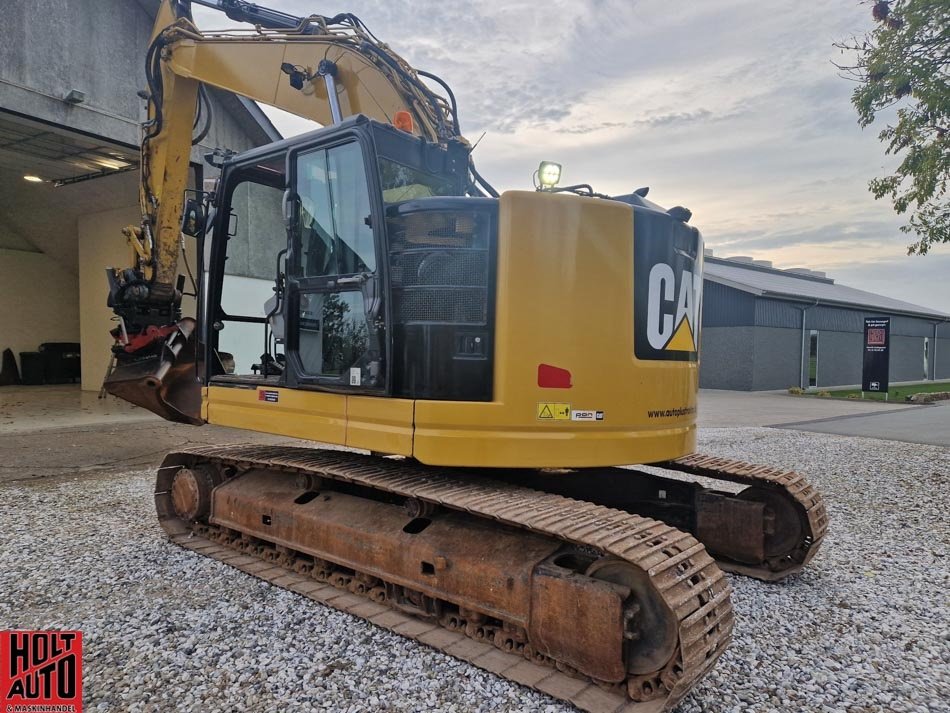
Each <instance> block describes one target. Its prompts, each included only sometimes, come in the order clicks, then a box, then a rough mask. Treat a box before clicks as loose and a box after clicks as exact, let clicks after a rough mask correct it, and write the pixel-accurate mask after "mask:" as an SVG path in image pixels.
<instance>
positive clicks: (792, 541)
mask: <svg viewBox="0 0 950 713" xmlns="http://www.w3.org/2000/svg"><path fill="white" fill-rule="evenodd" d="M654 465H656V466H658V467H660V468H666V469H668V470H673V471H678V472H681V473H686V474H688V475H692V476H701V477H705V478H712V479H715V480H724V481H728V482H732V483H739V484H741V485H746V486H749V492H750V493H752V492H754V493H755V494H756V496H757V499H758V500H762V501H765V502H766V503H767V504H769V505H770V506H774V507H773V509H775V510H782V509H783V508H784V509H787V510H788V516H787V517H786V518H785V520H784V521H783V520H782V518H781V517H777V516H776V515H775V513H773V516H774V517H777V520H778V521H777V522H775V523H774V527H775V528H776V529H777V532H776V533H775V534H774V536H773V539H774V540H775V541H776V546H775V552H774V553H771V552H768V551H767V552H766V553H765V558H764V562H762V563H760V564H756V565H753V564H746V563H741V562H735V561H729V560H726V559H723V558H720V557H717V561H718V563H719V566H720V567H722V568H723V569H725V570H727V571H730V572H735V573H737V574H744V575H747V576H750V577H755V578H756V579H762V580H766V581H777V580H779V579H783V578H784V577H787V576H788V575H790V574H794V573H796V572H799V571H801V569H802V568H803V567H804V566H805V565H806V564H808V563H809V562H810V561H811V560H812V558H813V557H814V556H815V553H816V552H817V551H818V548H819V546H820V545H821V542H822V540H824V537H825V534H826V532H827V530H828V513H827V511H826V509H825V501H824V499H823V498H822V497H821V493H820V492H819V491H818V489H817V488H815V487H814V486H813V485H811V483H809V482H808V480H807V479H806V478H805V477H804V476H803V475H802V474H801V473H798V472H796V471H793V470H783V469H781V468H774V467H771V466H765V465H755V464H752V463H746V462H744V461H740V460H733V459H731V458H720V457H718V456H710V455H703V454H701V453H693V454H691V455H688V456H684V457H682V458H677V459H676V460H671V461H665V462H663V463H656V464H654ZM789 506H791V507H789ZM783 526H784V530H785V531H784V532H783V531H782V528H783ZM698 536H699V538H700V540H702V541H703V543H704V544H707V546H708V545H709V543H708V542H707V541H706V539H705V538H704V537H703V535H702V533H699V535H698ZM778 540H785V542H784V545H779V544H778ZM710 549H715V548H710ZM714 554H715V553H714Z"/></svg>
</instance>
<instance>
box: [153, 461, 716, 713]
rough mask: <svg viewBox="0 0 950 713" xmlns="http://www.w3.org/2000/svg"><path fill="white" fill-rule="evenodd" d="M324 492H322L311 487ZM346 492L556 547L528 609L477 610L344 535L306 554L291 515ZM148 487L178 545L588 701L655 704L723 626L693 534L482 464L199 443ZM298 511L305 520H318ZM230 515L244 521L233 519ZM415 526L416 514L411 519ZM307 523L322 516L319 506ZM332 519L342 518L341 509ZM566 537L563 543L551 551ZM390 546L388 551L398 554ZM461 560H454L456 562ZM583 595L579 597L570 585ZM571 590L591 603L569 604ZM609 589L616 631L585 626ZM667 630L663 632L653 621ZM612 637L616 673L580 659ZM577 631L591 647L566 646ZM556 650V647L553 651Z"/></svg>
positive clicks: (534, 577)
mask: <svg viewBox="0 0 950 713" xmlns="http://www.w3.org/2000/svg"><path fill="white" fill-rule="evenodd" d="M242 479H245V481H243V482H242ZM245 483H246V484H245ZM278 483H283V485H278ZM317 489H319V491H320V492H317ZM324 491H326V495H323V496H321V493H324ZM258 493H260V494H261V497H260V498H259V500H260V502H261V503H269V504H270V505H274V507H273V508H270V509H269V507H270V506H267V507H263V509H261V510H254V514H253V517H254V518H256V524H255V522H254V521H253V520H251V519H248V518H249V517H250V516H247V515H246V513H245V511H246V510H247V509H248V507H247V505H248V503H252V504H256V503H257V502H258V499H257V494H258ZM294 494H297V497H296V498H294ZM354 495H355V496H359V498H360V500H359V503H358V505H359V509H357V510H354V512H357V513H359V512H368V509H367V508H371V507H377V508H379V509H380V512H381V513H383V510H384V509H385V508H389V509H390V510H389V511H392V510H394V509H395V507H396V506H395V505H394V503H402V505H401V506H399V511H400V512H404V513H405V514H404V517H405V518H406V519H410V518H413V517H414V516H416V515H419V514H420V513H421V514H423V515H428V516H430V517H431V518H433V520H435V519H437V518H440V517H442V518H455V520H452V521H450V523H449V524H450V525H452V526H453V527H456V526H457V527H462V528H463V529H464V528H476V529H477V528H481V529H482V530H483V531H484V532H485V533H486V539H491V537H494V536H496V535H495V533H498V534H497V537H500V538H509V541H511V539H510V538H515V539H514V540H513V541H514V542H515V543H516V545H518V544H520V543H521V542H523V543H524V547H523V548H521V547H515V548H514V549H516V550H518V549H523V550H525V551H529V550H532V548H542V549H539V550H538V551H540V552H546V550H543V548H544V547H545V546H553V547H554V548H555V550H556V553H560V554H558V555H557V556H553V557H551V558H549V559H546V560H544V561H543V562H541V563H540V564H537V565H536V566H534V565H532V566H534V567H535V568H534V569H533V570H532V572H533V574H531V575H530V576H529V577H527V578H526V579H527V580H528V586H529V590H530V602H531V607H530V613H529V614H526V617H527V618H526V619H523V620H521V619H518V617H517V616H512V617H509V618H506V615H505V612H503V611H493V612H487V616H486V612H485V611H481V612H479V611H473V610H472V609H471V608H469V609H466V608H465V606H464V603H463V604H462V605H458V602H453V601H452V596H451V595H449V596H445V597H444V598H443V599H439V598H438V597H436V596H434V595H432V591H433V590H430V589H427V588H426V587H425V585H424V584H421V585H418V587H417V589H416V590H413V589H412V588H411V587H406V586H405V585H406V580H405V578H404V577H402V575H401V574H400V573H399V572H397V571H396V570H395V569H394V570H393V574H391V575H388V574H387V573H386V572H382V571H380V569H379V567H378V566H373V565H372V564H370V565H367V566H365V567H360V566H359V562H358V561H356V560H354V559H353V558H352V557H349V556H347V553H346V547H347V545H346V544H344V545H341V547H342V549H340V550H339V551H340V552H341V553H342V554H340V555H338V556H336V560H337V561H334V558H333V557H331V556H330V555H326V556H325V557H324V556H320V557H316V556H314V555H313V553H314V552H315V551H316V550H315V549H314V548H315V547H317V545H316V544H314V543H313V542H308V541H305V540H306V539H307V538H306V537H303V536H302V535H301V534H300V533H301V532H309V531H308V530H307V529H306V528H307V527H308V525H307V520H306V518H307V517H308V516H306V515H301V516H299V517H298V516H296V515H290V514H288V513H297V512H301V513H306V512H310V510H308V508H319V507H323V508H331V507H339V508H344V509H345V508H346V506H347V498H348V497H351V496H354ZM320 497H323V498H324V500H325V501H326V502H323V501H321V499H320ZM155 498H156V507H157V510H158V516H159V520H160V522H161V525H162V527H163V528H164V529H165V531H166V532H167V533H168V535H169V537H170V538H171V540H172V541H173V542H175V543H177V544H179V545H181V546H183V547H186V548H189V549H192V550H195V551H197V552H200V553H202V554H204V555H206V556H209V557H211V558H213V559H217V560H219V561H221V562H224V563H226V564H229V565H232V566H234V567H236V568H238V569H240V570H242V571H245V572H247V573H249V574H252V575H254V576H257V577H259V578H261V579H264V580H266V581H268V582H271V583H273V584H275V585H277V586H281V587H285V588H288V589H290V590H293V591H295V592H297V593H299V594H302V595H304V596H307V597H309V598H311V599H315V600H317V601H321V602H324V603H326V604H328V605H330V606H332V607H335V608H338V609H341V610H343V611H347V612H349V613H351V614H354V615H357V616H361V617H363V618H365V619H368V620H369V621H370V622H372V623H374V624H377V625H379V626H382V627H384V628H388V629H390V630H392V631H394V632H396V633H399V634H401V635H403V636H407V637H410V638H413V639H416V640H418V641H420V642H422V643H425V644H427V645H429V646H432V647H434V648H436V649H438V650H441V651H443V652H445V653H447V654H449V655H451V656H455V657H457V658H460V659H463V660H466V661H468V662H470V663H472V664H474V665H476V666H478V667H480V668H483V669H486V670H488V671H491V672H494V673H496V674H499V675H501V676H502V677H505V678H508V679H510V680H513V681H516V682H518V683H520V684H522V685H525V686H528V687H530V688H533V689H535V690H538V691H541V692H543V693H547V694H549V695H552V696H554V697H557V698H560V699H563V700H567V701H570V702H571V703H573V704H574V705H575V706H577V707H578V708H580V709H582V710H586V711H592V712H594V713H606V712H607V711H610V712H617V711H627V712H629V713H633V712H634V711H635V712H636V713H648V712H652V711H662V710H668V709H669V708H671V707H672V706H673V705H675V704H676V702H678V701H679V700H680V699H681V698H682V697H683V696H684V695H685V694H686V693H687V692H688V691H689V690H690V689H691V688H692V687H693V686H695V685H696V683H697V682H698V681H699V680H700V679H701V678H702V677H703V675H704V674H705V673H706V672H708V671H709V670H710V669H711V668H712V666H713V664H714V663H715V661H716V659H717V658H718V657H719V655H720V654H721V653H722V652H723V651H724V650H725V648H726V646H727V645H728V643H729V641H730V639H731V635H732V628H733V624H734V616H733V611H732V605H731V601H730V595H731V587H730V585H729V583H728V580H727V579H726V578H725V575H724V574H723V572H722V571H721V570H720V569H719V567H718V566H717V565H716V562H715V560H713V558H712V557H711V556H710V555H709V554H708V553H707V552H706V550H705V548H704V547H703V545H702V543H700V542H699V541H698V540H697V539H696V538H695V537H693V536H692V535H690V534H689V533H686V532H682V531H680V530H677V529H676V528H673V527H670V526H668V525H666V524H665V523H663V522H660V521H657V520H653V519H650V518H646V517H641V516H639V515H635V514H632V513H629V512H624V511H621V510H617V509H613V508H608V507H604V506H601V505H596V504H594V503H590V502H583V501H579V500H574V499H571V498H567V497H564V496H561V495H556V494H552V493H545V492H540V491H537V490H532V489H530V488H526V487H523V486H520V485H517V484H513V483H507V482H501V481H496V480H493V479H490V478H487V477H485V476H484V475H480V476H473V475H472V474H468V473H465V472H464V471H450V470H447V469H438V470H437V469H434V468H427V467H425V466H421V465H418V464H416V463H414V462H412V461H404V460H397V459H388V458H378V457H373V456H365V455H361V454H357V453H351V452H346V451H335V450H324V449H312V448H293V447H284V446H280V447H276V446H225V447H197V448H190V449H186V450H181V451H177V452H174V453H171V454H169V455H168V456H167V457H166V459H165V462H164V463H163V465H162V467H161V468H160V469H159V473H158V479H157V483H156V494H155ZM209 498H211V499H212V500H213V502H212V504H211V506H210V515H209V516H207V517H202V516H201V515H200V514H199V515H198V516H197V517H195V514H196V513H206V512H208V511H209V507H208V506H207V503H208V502H209ZM331 498H332V499H331ZM311 500H312V501H313V502H312V503H311ZM283 502H290V503H301V504H300V505H297V506H296V507H297V508H299V509H298V510H286V511H285V510H282V509H281V507H282V506H281V503H283ZM360 503H362V504H360ZM403 507H404V508H405V510H404V511H403V509H402V508H403ZM389 511H386V512H389ZM261 512H264V513H265V514H263V515H261V514H260V513H261ZM313 512H327V511H318V510H315V509H314V510H313ZM266 513H272V514H266ZM242 517H244V518H246V519H245V520H241V518H242ZM310 517H311V520H310V521H309V522H311V523H312V522H315V521H316V520H319V517H318V516H310ZM380 517H384V513H383V514H381V515H380ZM189 518H194V519H189ZM272 518H273V520H272ZM239 520H240V521H241V523H244V522H246V523H249V524H248V525H247V526H246V527H245V526H244V525H243V524H240V525H238V521H239ZM291 520H293V521H294V522H292V523H291V522H290V521H291ZM298 520H299V522H298ZM262 521H263V523H264V524H261V522H262ZM417 522H420V520H419V519H418V518H415V519H412V520H411V521H410V522H409V523H408V524H407V525H406V528H404V529H403V532H411V531H412V530H411V529H410V528H412V527H413V526H414V524H415V523H417ZM222 523H224V524H222ZM426 524H428V520H426V521H424V522H423V524H422V525H420V526H419V527H425V526H426ZM236 525H238V526H236ZM318 525H319V526H320V527H324V528H325V527H327V523H326V522H324V521H323V520H320V521H319V523H318ZM341 527H343V529H344V530H346V527H347V525H346V523H344V524H343V525H342V526H341ZM353 527H355V528H356V527H360V525H355V524H354V526H353ZM363 527H364V529H366V530H372V528H373V523H372V522H365V523H364V525H363ZM268 528H274V531H275V532H278V531H279V532H281V533H288V532H293V533H295V534H296V536H297V537H298V538H300V541H291V540H289V539H288V538H287V537H285V536H282V535H281V536H276V535H275V536H274V537H272V538H270V539H269V538H268V537H267V536H266V534H262V533H266V532H269V531H270V530H268ZM281 528H283V529H281ZM432 529H433V530H436V526H435V525H433V528H432ZM314 531H315V530H314ZM320 532H323V533H324V535H323V539H324V540H332V539H333V537H328V536H326V532H327V530H325V529H324V530H320ZM347 532H348V533H349V534H346V537H349V538H351V542H350V545H349V546H350V548H351V550H354V551H355V549H358V547H355V546H354V545H353V544H352V541H355V539H358V537H359V536H360V532H359V531H358V530H355V529H354V530H349V531H347ZM449 539H451V537H450V536H449ZM548 543H553V545H549V544H548ZM380 544H382V546H385V545H386V542H385V541H384V540H383V541H381V542H377V543H376V545H374V546H373V547H369V548H367V549H364V550H363V554H364V555H365V558H366V561H369V560H371V559H372V555H371V554H370V552H371V551H372V550H373V548H374V547H375V549H379V546H380ZM472 546H473V547H476V548H477V547H478V546H479V545H478V543H474V544H472ZM486 546H487V545H486ZM565 548H569V549H570V553H569V554H564V552H565ZM324 551H325V550H320V552H324ZM463 554H464V553H463ZM387 556H390V557H393V558H394V559H398V558H399V555H398V553H392V554H390V555H387ZM512 556H515V557H516V556H517V555H512ZM588 557H589V560H588V559H586V558H588ZM460 559H461V560H464V557H461V558H460ZM433 560H434V564H433V565H432V568H433V571H438V572H440V573H443V574H444V573H446V572H447V573H448V574H449V576H451V574H452V572H454V571H455V570H453V567H454V566H455V563H454V562H453V561H452V560H451V555H450V556H449V557H448V558H443V557H434V558H433ZM446 560H448V561H446ZM573 560H578V561H584V562H588V561H589V562H591V563H592V564H590V565H589V566H586V565H584V567H586V569H584V568H581V569H578V570H577V571H576V572H566V570H563V569H559V567H560V566H561V565H558V566H555V567H553V568H551V567H550V566H549V563H550V562H552V561H553V562H555V563H558V562H561V563H563V562H569V561H573ZM377 564H378V562H377ZM425 565H426V563H425V562H423V574H425ZM393 566H394V567H395V565H393ZM563 566H565V567H566V566H569V565H563ZM460 567H462V569H463V570H464V561H463V562H462V564H461V565H460ZM565 572H566V574H565ZM429 574H430V575H431V574H432V573H431V572H430V573H429ZM433 579H437V577H434V578H433ZM466 586H467V585H466ZM485 586H486V587H487V585H485ZM512 586H514V588H515V589H517V587H518V585H517V584H514V585H513V584H512V578H511V577H509V578H508V589H509V590H510V589H512ZM571 587H575V589H571ZM578 587H579V589H578ZM462 588H464V587H462ZM496 589H497V588H496ZM502 589H504V587H502ZM577 592H581V593H580V594H578V593H577ZM397 595H398V596H397ZM459 596H460V597H461V596H462V595H459ZM588 596H589V597H590V601H588V600H587V599H583V597H588ZM598 597H599V599H598ZM578 598H581V600H583V601H585V602H587V603H588V604H589V606H587V607H578V606H577V600H578ZM611 602H615V603H616V602H621V605H622V607H623V608H622V609H617V610H616V611H615V612H614V614H615V616H614V619H616V621H617V622H622V623H618V624H617V625H616V626H615V627H614V628H615V629H617V631H607V630H602V629H601V630H598V629H596V623H597V621H599V619H598V617H599V616H600V617H601V618H603V616H602V610H604V609H610V607H611V606H613V605H612V604H611ZM592 603H593V604H594V606H590V604H592ZM558 605H561V607H566V608H561V609H559V608H558ZM552 617H553V618H552ZM609 618H610V617H607V619H609ZM526 621H529V623H528V624H526V623H525V622H526ZM589 624H592V625H594V627H595V629H594V630H593V631H588V630H585V626H587V625H589ZM548 627H550V629H549V628H548ZM664 630H666V631H668V633H669V636H668V637H666V636H664V635H661V634H658V633H657V632H663V631H664ZM558 632H560V633H558ZM565 632H566V634H565ZM612 637H616V639H617V642H615V643H616V646H614V650H615V652H617V656H618V660H619V661H620V662H621V669H620V673H619V675H618V676H608V677H607V678H608V679H610V680H607V679H599V678H597V677H596V676H591V675H590V674H589V673H585V670H584V669H585V668H586V669H587V670H591V667H593V668H594V669H595V670H598V671H609V670H610V669H609V666H607V665H606V664H605V663H604V662H605V661H608V660H609V656H606V655H601V653H602V652H599V651H598V650H597V649H604V650H607V649H610V647H611V645H612V644H611V639H612ZM641 637H642V639H641ZM577 641H581V642H583V645H584V646H587V645H588V644H589V645H590V648H591V649H592V650H591V651H590V652H586V651H584V650H582V651H580V652H578V651H577V650H576V647H577V646H578V644H577ZM647 641H649V642H651V645H652V644H653V643H655V648H650V646H647V645H646V643H645V642H647ZM667 644H668V645H667ZM572 646H574V647H575V648H573V649H572ZM559 647H561V648H559ZM562 649H563V650H564V651H566V652H567V654H566V655H565V656H563V657H559V655H558V654H559V651H561V650H562ZM631 652H635V653H631ZM644 652H645V653H644ZM588 653H589V654H590V655H589V656H587V654H588ZM621 654H622V660H621V658H619V657H620V656H621ZM633 662H635V664H636V665H634V663H633ZM597 666H600V668H597Z"/></svg>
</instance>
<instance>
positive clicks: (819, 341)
mask: <svg viewBox="0 0 950 713" xmlns="http://www.w3.org/2000/svg"><path fill="white" fill-rule="evenodd" d="M705 265H706V268H705V280H704V284H703V319H702V324H703V330H702V349H701V367H700V386H702V387H703V388H707V389H734V390H742V391H758V390H768V389H784V388H788V387H790V386H800V387H802V388H823V387H830V386H851V385H858V384H860V383H861V366H862V348H863V347H862V343H863V342H862V339H863V331H864V318H865V317H890V320H891V345H890V351H891V356H890V380H891V382H902V381H924V380H928V379H933V380H936V379H950V315H948V314H945V313H943V312H940V311H937V310H935V309H931V308H928V307H921V306H919V305H914V304H910V303H908V302H902V301H901V300H895V299H891V298H890V297H884V296H882V295H877V294H874V293H871V292H866V291H864V290H858V289H855V288H853V287H847V286H845V285H839V284H837V283H836V282H835V281H834V280H833V279H831V278H830V277H827V276H826V275H825V273H823V272H816V271H813V270H807V269H804V268H793V269H790V270H779V269H776V268H773V267H772V264H771V263H770V262H768V261H766V260H753V259H752V258H749V257H733V258H726V259H724V258H717V257H713V256H712V255H711V254H709V252H708V251H707V255H706V258H705Z"/></svg>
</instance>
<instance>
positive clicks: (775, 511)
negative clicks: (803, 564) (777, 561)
mask: <svg viewBox="0 0 950 713" xmlns="http://www.w3.org/2000/svg"><path fill="white" fill-rule="evenodd" d="M737 497H738V498H739V499H740V500H746V501H750V502H756V503H762V504H763V505H764V506H765V512H764V519H765V539H764V549H765V557H766V559H772V558H775V557H784V556H786V555H788V554H790V553H791V552H792V551H793V550H794V549H795V547H796V545H798V543H799V542H801V539H802V536H803V534H804V533H803V530H802V520H801V515H800V514H799V511H798V507H797V506H796V504H795V502H794V501H793V500H791V498H789V497H788V496H787V495H786V494H785V492H784V491H782V490H778V489H776V488H768V487H761V486H751V487H749V488H746V489H745V490H743V491H742V492H741V493H739V495H738V496H737Z"/></svg>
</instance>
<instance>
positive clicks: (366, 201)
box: [295, 142, 383, 388]
mask: <svg viewBox="0 0 950 713" xmlns="http://www.w3.org/2000/svg"><path fill="white" fill-rule="evenodd" d="M296 176H297V178H296V186H295V192H296V194H297V196H298V199H299V213H298V220H297V229H296V230H297V235H296V240H297V253H298V255H299V257H298V259H297V274H298V277H297V280H296V284H297V286H298V299H297V306H298V307H297V310H296V315H295V316H296V318H297V325H296V337H297V339H296V346H297V357H298V359H299V363H300V368H301V369H302V371H303V375H304V377H305V378H306V377H312V378H315V379H318V380H321V381H322V380H331V381H333V382H335V383H337V384H340V385H343V386H353V387H361V388H374V387H381V386H382V385H383V383H382V381H383V380H382V373H383V371H382V360H383V348H382V346H381V345H382V344H383V339H382V331H383V317H382V311H381V299H380V296H379V293H380V289H379V283H378V276H377V272H376V241H375V237H374V234H373V228H372V219H371V214H372V208H371V201H370V196H369V187H368V184H367V177H366V171H365V167H364V163H363V153H362V150H361V149H360V145H359V144H358V143H357V142H350V143H346V144H342V145H338V146H334V147H332V148H328V149H318V150H315V151H309V152H307V153H303V154H300V155H299V156H298V157H297V166H296Z"/></svg>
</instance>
